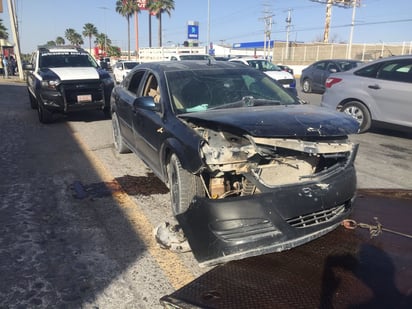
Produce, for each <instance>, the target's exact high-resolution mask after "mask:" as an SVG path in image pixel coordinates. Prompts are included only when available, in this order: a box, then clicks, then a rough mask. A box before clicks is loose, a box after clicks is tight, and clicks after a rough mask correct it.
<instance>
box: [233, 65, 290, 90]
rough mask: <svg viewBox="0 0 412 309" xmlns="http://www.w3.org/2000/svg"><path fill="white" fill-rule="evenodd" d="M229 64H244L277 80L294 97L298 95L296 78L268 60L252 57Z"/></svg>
mask: <svg viewBox="0 0 412 309" xmlns="http://www.w3.org/2000/svg"><path fill="white" fill-rule="evenodd" d="M229 62H236V63H242V64H245V65H248V66H250V67H252V68H255V69H258V70H260V71H262V72H264V73H265V74H266V75H268V76H270V77H271V78H273V79H275V80H277V81H278V82H279V83H280V84H282V85H283V87H285V88H287V89H288V91H290V92H291V93H293V94H294V95H297V91H296V80H295V77H294V76H293V75H292V74H290V73H289V72H286V71H284V70H282V69H281V68H279V67H278V66H277V65H275V64H273V63H272V62H270V61H268V60H266V59H258V58H252V57H246V58H231V59H230V60H229Z"/></svg>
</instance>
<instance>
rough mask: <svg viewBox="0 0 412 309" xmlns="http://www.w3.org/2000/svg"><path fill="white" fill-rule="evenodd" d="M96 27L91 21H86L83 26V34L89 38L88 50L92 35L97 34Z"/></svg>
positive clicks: (90, 45)
mask: <svg viewBox="0 0 412 309" xmlns="http://www.w3.org/2000/svg"><path fill="white" fill-rule="evenodd" d="M97 33H98V32H97V28H96V27H95V26H94V25H93V24H91V23H87V24H85V25H84V26H83V32H82V34H83V36H84V37H87V38H89V50H90V51H91V50H92V36H96V35H97Z"/></svg>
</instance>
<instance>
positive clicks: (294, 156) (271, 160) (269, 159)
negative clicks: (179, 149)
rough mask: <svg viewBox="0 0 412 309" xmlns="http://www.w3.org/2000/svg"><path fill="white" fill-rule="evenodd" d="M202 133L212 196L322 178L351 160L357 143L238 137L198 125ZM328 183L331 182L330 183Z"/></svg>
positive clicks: (206, 182) (204, 176) (205, 174)
mask: <svg viewBox="0 0 412 309" xmlns="http://www.w3.org/2000/svg"><path fill="white" fill-rule="evenodd" d="M196 131H197V132H198V133H199V134H200V135H201V136H202V137H203V139H204V143H203V144H202V145H201V149H200V151H201V156H202V158H203V160H204V162H205V164H206V167H205V169H204V171H203V172H202V174H201V176H202V179H203V183H204V185H205V188H207V195H208V196H209V198H212V199H220V198H225V197H228V196H244V195H253V194H258V193H262V192H267V191H269V190H270V189H272V188H276V187H279V186H284V185H290V184H295V183H299V184H302V183H304V182H307V181H311V180H312V181H313V179H315V178H316V179H317V180H318V181H320V184H319V185H320V186H321V177H322V176H324V175H330V174H331V173H334V172H336V171H337V170H338V169H340V168H342V167H343V166H345V165H346V164H347V162H350V161H352V156H354V155H356V149H357V145H355V144H353V143H351V142H349V141H348V140H347V139H342V140H322V141H319V137H317V138H316V141H311V140H310V139H308V140H303V139H298V138H296V139H294V138H266V137H253V136H250V135H245V136H239V135H235V134H232V133H228V132H223V131H215V130H211V129H207V128H203V127H197V128H196ZM325 186H326V185H325Z"/></svg>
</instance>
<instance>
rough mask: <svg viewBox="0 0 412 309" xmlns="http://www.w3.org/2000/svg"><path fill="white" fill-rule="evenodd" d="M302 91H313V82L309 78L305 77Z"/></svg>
mask: <svg viewBox="0 0 412 309" xmlns="http://www.w3.org/2000/svg"><path fill="white" fill-rule="evenodd" d="M302 91H303V92H304V93H311V92H312V82H311V81H310V79H309V78H305V79H304V80H303V84H302Z"/></svg>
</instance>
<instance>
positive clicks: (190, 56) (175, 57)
mask: <svg viewBox="0 0 412 309" xmlns="http://www.w3.org/2000/svg"><path fill="white" fill-rule="evenodd" d="M170 60H172V61H181V60H210V61H215V58H214V57H213V56H210V55H207V54H179V55H173V56H170Z"/></svg>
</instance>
